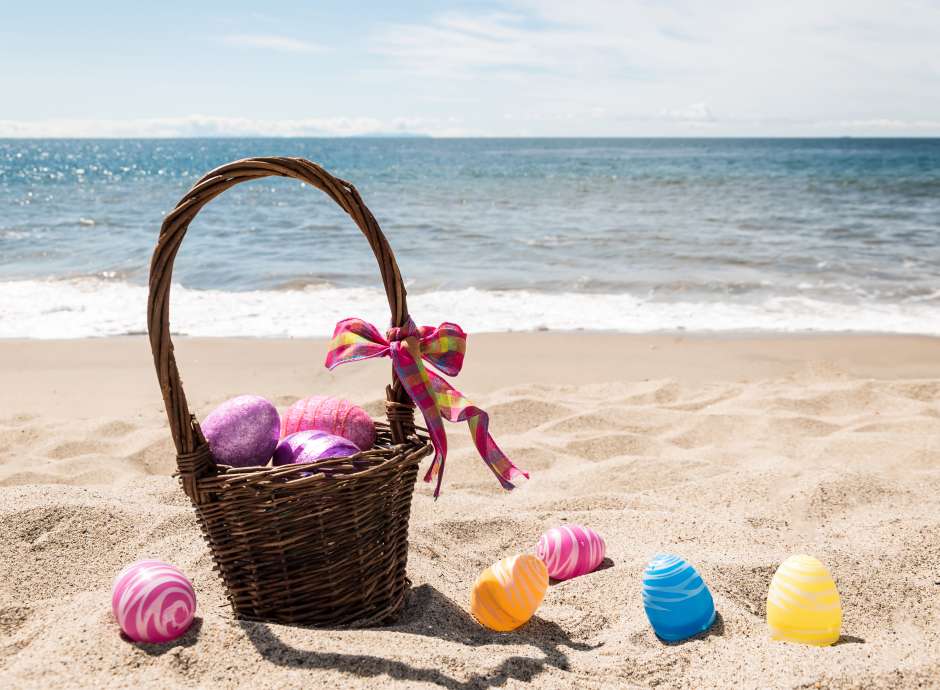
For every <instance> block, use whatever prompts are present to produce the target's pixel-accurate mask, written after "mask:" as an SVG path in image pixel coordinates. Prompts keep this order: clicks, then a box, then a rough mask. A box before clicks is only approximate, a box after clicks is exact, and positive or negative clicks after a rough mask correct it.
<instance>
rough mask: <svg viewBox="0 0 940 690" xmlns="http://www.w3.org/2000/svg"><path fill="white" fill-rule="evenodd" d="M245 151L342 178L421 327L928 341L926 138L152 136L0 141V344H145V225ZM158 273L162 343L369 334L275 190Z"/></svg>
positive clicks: (371, 292) (297, 198) (359, 294)
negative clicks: (302, 161)
mask: <svg viewBox="0 0 940 690" xmlns="http://www.w3.org/2000/svg"><path fill="white" fill-rule="evenodd" d="M252 155H289V156H301V157H304V158H308V159H310V160H313V161H316V162H318V163H320V164H322V165H323V166H324V167H326V168H327V169H328V170H330V171H331V172H333V173H334V174H335V175H337V176H339V177H341V178H343V179H346V180H349V181H350V182H352V183H353V184H355V185H356V186H357V188H358V189H359V191H360V193H361V194H362V197H363V199H364V200H365V202H366V204H367V205H368V206H369V208H370V209H371V210H372V211H373V213H374V214H375V216H376V218H377V219H378V221H379V223H380V225H381V226H382V228H383V230H384V232H385V234H386V235H387V236H388V239H389V241H390V243H391V245H392V247H393V248H394V250H395V253H396V255H397V257H398V263H399V266H400V267H401V271H402V275H403V276H404V277H405V282H406V285H407V289H408V300H409V307H410V311H411V313H412V315H413V316H414V318H415V320H416V321H417V322H418V323H422V324H432V323H439V322H440V321H442V320H451V321H455V322H457V323H460V324H461V325H462V326H463V327H464V328H465V329H467V330H468V331H506V330H532V329H590V330H613V331H626V332H651V331H676V330H688V331H774V332H797V331H847V330H849V331H871V332H906V333H928V334H938V333H940V139H904V140H900V139H805V140H797V139H420V138H411V139H185V140H165V139H150V140H0V337H8V338H9V337H27V338H49V337H87V336H103V335H118V334H131V333H142V332H144V331H145V329H146V315H145V311H146V299H147V288H146V285H147V276H148V269H149V260H150V254H151V252H152V250H153V246H154V243H155V241H156V238H157V234H158V232H159V228H160V223H161V221H162V219H163V217H164V215H165V214H166V213H167V212H168V211H169V210H170V209H172V207H173V206H174V205H175V204H176V202H177V201H178V200H179V198H180V197H181V196H182V195H183V194H184V193H185V192H186V190H187V189H188V188H189V187H190V186H191V185H192V184H193V183H194V182H195V181H196V180H197V179H199V177H200V176H201V175H202V174H204V173H205V172H207V171H209V170H211V169H212V168H214V167H216V166H218V165H221V164H223V163H226V162H228V161H231V160H234V159H237V158H242V157H246V156H252ZM173 280H174V287H173V290H172V301H171V310H172V316H171V323H172V327H173V330H174V332H177V333H186V334H190V335H248V336H325V335H329V334H330V333H331V332H332V327H333V324H334V323H335V322H336V321H337V320H339V319H341V318H344V317H346V316H363V317H365V318H368V319H370V320H372V321H373V322H375V323H377V324H379V325H380V326H383V325H385V324H386V323H387V321H388V306H387V303H386V302H385V297H384V292H383V290H382V286H381V283H380V278H379V272H378V268H377V266H376V263H375V259H374V258H373V256H372V254H371V252H370V250H369V247H368V245H367V243H366V242H365V241H364V239H363V238H362V237H361V235H360V234H359V232H358V230H357V228H356V226H355V225H354V223H353V222H352V221H351V220H350V219H349V218H348V217H347V216H346V215H345V214H344V213H343V211H342V210H341V209H339V208H338V207H337V206H336V205H335V204H334V203H333V202H332V201H330V199H329V198H328V197H326V196H325V195H324V194H322V193H321V192H319V191H317V190H315V189H313V188H311V187H307V186H304V185H302V184H301V183H299V182H297V181H294V180H286V179H281V178H266V179H263V180H257V181H252V182H248V183H245V184H242V185H239V186H237V187H236V188H233V189H232V190H230V191H228V192H226V193H225V194H224V195H223V196H221V197H219V198H218V199H216V200H215V201H213V202H212V203H210V204H209V205H208V206H206V208H205V209H204V210H203V211H202V213H200V215H199V216H198V217H197V219H196V220H195V221H194V222H193V224H192V226H191V227H190V229H189V232H188V233H187V236H186V239H185V241H184V242H183V245H182V247H181V249H180V252H179V256H178V258H177V261H176V266H175V270H174V274H173Z"/></svg>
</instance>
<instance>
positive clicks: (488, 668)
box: [0, 332, 940, 690]
mask: <svg viewBox="0 0 940 690" xmlns="http://www.w3.org/2000/svg"><path fill="white" fill-rule="evenodd" d="M176 345H177V353H178V355H177V356H178V360H179V363H180V370H181V373H182V377H183V380H184V382H185V385H186V391H187V394H188V396H189V401H190V405H191V406H192V407H193V408H194V410H195V411H197V413H198V414H199V415H202V416H204V415H205V414H206V413H207V412H209V411H210V410H211V409H212V408H213V407H214V406H215V405H216V404H218V403H219V402H221V401H223V400H224V399H226V398H228V397H231V396H234V395H237V394H241V393H256V394H259V395H264V396H266V397H268V398H269V399H271V400H272V401H274V402H275V403H276V404H277V405H278V406H279V408H280V409H282V410H283V408H285V407H286V406H287V405H288V404H290V403H291V402H292V401H294V400H295V399H297V398H299V397H302V396H305V395H311V394H318V393H322V394H341V395H344V396H346V397H348V398H350V399H351V400H353V401H355V402H357V403H359V404H362V405H363V406H364V407H366V409H367V410H369V411H370V412H371V413H372V414H373V415H378V414H379V413H380V410H381V397H382V395H383V389H384V386H385V384H386V383H387V381H388V371H389V367H388V362H387V361H381V362H367V363H360V364H357V365H356V366H350V367H343V368H341V369H339V370H337V371H335V372H333V373H329V372H327V371H326V370H325V369H324V368H323V367H322V361H323V357H324V353H325V344H324V341H322V340H263V339H262V340H252V339H224V340H223V339H186V338H178V339H176ZM0 381H2V386H3V395H2V396H0V583H2V585H0V686H2V687H3V688H31V687H44V688H74V687H96V688H103V687H135V688H174V687H222V688H227V687H238V686H241V687H261V688H285V687H298V688H300V687H304V688H315V687H336V688H371V687H383V686H388V687H402V688H404V687H408V688H419V687H420V688H433V687H441V688H447V689H449V690H455V689H464V688H466V689H470V688H491V687H498V688H519V687H533V688H575V687H577V688H611V687H627V688H632V687H637V688H642V687H650V686H659V687H670V688H671V687H695V688H727V687H742V688H758V687H761V688H763V687H771V688H801V687H811V688H819V687H822V688H872V687H875V688H882V687H883V688H912V687H940V626H938V621H940V340H937V339H932V338H928V337H923V338H922V337H907V336H863V335H857V336H769V335H767V336H761V337H751V336H747V337H745V336H740V337H722V338H717V337H702V336H674V335H650V336H628V335H612V334H577V333H568V334H559V333H552V332H546V333H521V334H497V335H485V334H484V335H479V336H477V335H473V336H471V339H470V345H469V352H468V359H467V363H466V366H465V369H464V372H463V373H462V374H461V375H460V377H458V378H457V379H456V380H455V385H456V386H457V387H458V388H459V389H460V390H462V391H463V392H464V393H466V394H467V395H468V396H469V397H470V398H471V399H473V400H474V401H475V402H476V403H478V404H479V405H481V406H482V407H484V408H486V409H487V410H488V411H489V413H490V414H491V417H492V426H491V429H492V431H493V434H494V436H495V437H496V439H497V440H498V441H499V442H500V444H501V446H502V447H503V448H504V449H505V450H506V451H507V453H508V454H509V455H510V456H511V457H512V458H513V460H514V461H515V462H516V464H518V465H519V466H520V467H522V468H525V469H526V470H528V471H530V472H531V473H532V479H531V480H530V481H528V482H526V483H524V484H523V485H522V486H520V487H519V488H518V489H517V490H516V491H515V492H513V493H505V492H503V491H502V490H501V489H500V488H499V486H498V484H497V483H496V482H495V481H494V480H493V478H492V476H491V475H490V474H489V473H488V472H487V470H486V469H485V467H484V465H483V463H481V462H480V461H479V459H478V458H477V457H476V456H475V453H474V451H473V448H472V445H471V444H470V441H469V437H468V434H467V432H466V428H465V427H464V426H463V425H448V427H447V432H448V437H449V440H450V445H451V453H450V456H449V461H448V463H447V472H446V476H445V479H444V488H443V493H442V496H441V498H440V499H439V500H438V501H436V502H435V501H434V500H433V498H432V497H431V488H430V487H429V486H428V485H425V484H423V483H419V485H418V487H417V490H416V495H415V498H414V505H413V510H412V519H411V531H410V539H411V548H410V555H409V564H408V570H409V575H410V578H411V580H412V582H413V588H412V591H411V593H410V596H409V599H408V602H407V605H406V608H405V610H404V613H403V615H402V616H401V619H400V620H399V621H398V622H397V623H396V624H395V625H392V626H390V627H387V628H382V629H374V630H358V631H342V630H312V629H300V628H290V627H284V626H277V625H267V624H260V623H245V622H239V621H237V620H235V619H234V618H233V617H232V615H231V612H230V610H229V608H228V607H227V604H226V602H225V599H224V594H223V590H222V587H221V584H220V582H219V581H218V579H217V577H216V576H215V574H214V573H213V571H212V563H211V559H210V557H209V555H208V552H207V549H206V546H205V544H204V542H203V541H202V538H201V536H200V534H199V532H198V530H197V527H196V522H195V518H194V514H193V511H192V509H191V507H190V505H189V503H188V499H187V498H186V496H185V495H184V494H183V493H182V491H181V490H180V488H179V486H178V485H177V482H176V480H175V479H174V478H173V477H172V476H171V475H172V473H173V471H174V469H175V467H174V451H173V447H172V443H171V440H170V436H169V432H168V429H167V425H166V419H165V416H164V412H163V407H162V401H161V399H160V395H159V390H158V386H157V382H156V378H155V375H154V372H153V369H152V364H151V358H150V351H149V347H148V344H147V341H146V340H145V339H144V338H142V337H121V338H110V339H93V340H71V341H34V340H21V341H17V340H7V341H0ZM565 521H568V522H579V523H583V524H586V525H590V526H592V527H593V528H595V529H596V530H598V531H599V532H600V533H602V534H603V535H604V536H605V538H606V540H607V549H608V550H607V555H608V560H607V561H606V562H605V563H604V565H603V566H602V569H600V570H599V571H597V572H595V573H592V574H590V575H587V576H584V577H580V578H577V579H574V580H571V581H567V582H564V583H558V584H555V585H553V586H551V587H550V589H549V592H548V594H547V595H546V597H545V600H544V603H543V604H542V606H541V608H540V609H539V611H538V613H537V616H536V618H534V619H533V620H532V621H530V622H529V623H528V624H527V625H525V626H524V627H522V628H520V629H519V630H518V631H516V632H514V633H510V634H497V633H492V632H489V631H487V630H485V629H483V628H481V627H480V626H479V625H478V624H477V623H476V622H475V621H474V620H473V619H472V618H471V617H470V615H469V613H468V602H469V592H470V586H471V584H472V582H473V580H474V579H475V577H476V575H477V574H478V573H479V572H480V571H481V570H482V569H484V568H485V567H486V566H488V565H489V564H490V563H492V562H493V561H495V560H497V559H499V558H502V557H504V556H507V555H511V554H513V553H517V552H521V551H532V550H533V549H534V545H535V541H536V539H537V538H538V536H539V535H540V534H541V533H542V532H543V531H544V530H545V529H547V528H549V527H552V526H554V525H558V524H561V523H563V522H565ZM662 550H665V551H672V552H676V553H679V554H681V555H683V556H684V557H685V558H687V559H689V560H690V561H691V562H692V563H694V564H695V565H696V566H697V567H698V569H699V571H700V572H701V574H702V576H703V577H704V579H705V581H706V582H707V583H708V584H709V586H710V587H711V591H712V593H713V595H714V598H715V602H716V606H717V609H718V612H719V618H718V621H717V623H716V624H715V626H714V627H713V628H712V629H711V630H710V631H709V632H708V633H707V634H704V635H702V636H699V637H697V638H694V639H692V640H689V641H686V642H684V643H680V644H665V643H663V642H661V641H659V640H658V639H657V638H656V637H655V635H654V634H653V632H652V630H651V629H650V627H649V625H648V623H647V620H646V617H645V615H644V612H643V608H642V603H641V596H640V590H641V580H640V576H641V572H642V569H643V567H644V565H645V563H646V561H647V560H648V558H649V557H650V556H651V555H652V554H654V553H656V552H657V551H662ZM795 553H809V554H812V555H815V556H816V557H818V558H819V559H821V560H822V561H823V562H824V563H826V564H827V565H828V566H829V568H830V570H831V572H832V574H833V576H834V578H835V580H836V583H837V585H838V588H839V591H840V594H841V597H842V605H843V611H844V615H843V628H842V633H843V635H842V638H841V640H840V641H839V643H837V644H836V645H835V646H832V647H828V648H813V647H802V646H794V645H789V644H783V643H778V642H773V641H771V640H770V638H769V635H768V633H767V628H766V624H765V620H764V614H765V597H766V593H767V586H768V584H769V581H770V578H771V576H772V574H773V572H774V570H775V569H776V567H777V565H779V563H780V562H782V561H783V560H784V559H785V558H786V557H788V556H789V555H791V554H795ZM144 557H153V558H158V559H162V560H166V561H170V562H172V563H175V564H176V565H178V566H179V567H181V568H182V569H183V570H184V571H185V572H186V573H187V574H188V575H189V576H190V577H191V579H192V581H193V583H194V586H195V589H196V593H197V597H198V602H199V604H198V606H199V608H198V611H197V619H196V622H195V624H194V625H193V627H192V628H191V630H190V631H189V632H188V633H187V634H186V635H185V636H184V637H183V638H182V639H181V640H179V641H178V642H176V643H171V644H168V645H163V646H147V645H135V644H131V643H129V642H127V641H126V640H124V639H122V638H121V636H120V634H119V631H118V628H117V626H116V624H115V622H114V621H113V619H112V617H111V613H110V584H111V579H112V578H113V577H114V575H115V574H116V573H117V572H118V570H120V568H121V567H122V566H124V565H125V564H127V563H129V562H131V561H133V560H136V559H140V558H144Z"/></svg>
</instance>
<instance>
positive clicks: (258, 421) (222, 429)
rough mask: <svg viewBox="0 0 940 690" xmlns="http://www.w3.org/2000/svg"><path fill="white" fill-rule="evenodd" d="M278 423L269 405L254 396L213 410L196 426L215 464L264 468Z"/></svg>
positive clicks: (239, 397)
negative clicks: (199, 429) (207, 443)
mask: <svg viewBox="0 0 940 690" xmlns="http://www.w3.org/2000/svg"><path fill="white" fill-rule="evenodd" d="M280 423H281V420H280V418H279V416H278V414H277V410H276V409H275V407H274V405H272V404H271V403H270V402H268V401H267V400H265V399H264V398H262V397H259V396H257V395H239V396H238V397H237V398H232V399H231V400H226V401H225V402H224V403H222V404H221V405H219V406H218V407H217V408H215V409H214V410H213V411H212V412H210V413H209V415H208V416H207V417H206V418H205V420H203V422H202V424H201V425H200V426H201V427H202V433H203V435H205V437H206V440H207V441H208V442H209V448H210V449H211V450H212V457H214V458H215V461H216V462H218V463H219V464H222V465H231V466H232V467H250V466H252V465H266V464H268V460H270V459H271V454H272V453H273V452H274V448H275V447H276V446H277V440H278V438H279V435H280V434H279V426H280Z"/></svg>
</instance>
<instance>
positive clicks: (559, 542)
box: [535, 525, 607, 580]
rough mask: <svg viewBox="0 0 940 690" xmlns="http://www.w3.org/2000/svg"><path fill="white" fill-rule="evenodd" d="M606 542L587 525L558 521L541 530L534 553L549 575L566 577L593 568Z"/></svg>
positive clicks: (565, 578) (602, 557) (583, 572)
mask: <svg viewBox="0 0 940 690" xmlns="http://www.w3.org/2000/svg"><path fill="white" fill-rule="evenodd" d="M606 550H607V545H606V544H605V543H604V538H603V537H601V535H599V534H598V533H597V532H595V531H594V530H592V529H591V528H590V527H583V526H582V525H562V526H561V527H553V528H552V529H550V530H548V531H547V532H546V533H545V534H543V535H542V536H541V537H540V538H539V541H538V544H536V546H535V555H536V556H538V557H539V558H541V559H542V560H543V561H544V562H545V567H546V568H548V575H549V577H553V578H555V579H556V580H568V579H570V578H572V577H577V576H578V575H584V574H585V573H590V572H593V571H594V570H595V569H596V568H597V566H599V565H600V564H601V561H603V560H604V553H605V552H606Z"/></svg>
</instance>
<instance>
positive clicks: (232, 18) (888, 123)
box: [0, 0, 940, 136]
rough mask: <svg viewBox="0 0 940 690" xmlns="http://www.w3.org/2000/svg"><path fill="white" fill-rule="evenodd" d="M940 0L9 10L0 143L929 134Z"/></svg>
mask: <svg viewBox="0 0 940 690" xmlns="http://www.w3.org/2000/svg"><path fill="white" fill-rule="evenodd" d="M938 44H940V2H935V1H927V0H902V1H900V2H883V1H878V2H869V1H866V0H851V1H849V0H845V1H843V0H838V1H837V0H815V1H811V0H788V1H787V2H776V1H774V2H759V1H750V2H744V1H738V0H733V1H732V0H712V1H711V2H691V1H686V0H663V1H662V2H648V1H636V0H621V1H619V2H613V1H610V0H577V1H571V0H543V1H541V2H528V1H525V0H518V1H511V0H510V1H506V2H470V3H463V2H455V3H449V2H376V1H370V2H359V3H352V2H345V3H339V2H268V3H260V2H257V0H255V1H254V2H243V1H241V0H230V1H228V2H224V3H223V2H211V1H207V2H199V3H196V2H192V1H190V2H178V1H175V0H170V1H164V2H160V3H130V2H126V1H125V2H95V1H94V0H88V1H87V2H83V3H74V2H44V1H42V0H33V1H29V2H19V1H18V2H15V3H14V2H10V1H9V0H4V2H3V4H2V8H0V65H2V69H0V136H193V135H309V136H319V135H356V134H368V133H388V132H422V133H428V134H431V135H435V136H480V135H483V136H670V135H672V136H726V135H742V136H754V135H778V136H806V135H809V136H830V135H857V136H863V135H888V136H890V135H894V136H899V135H933V136H938V135H940V48H938Z"/></svg>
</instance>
